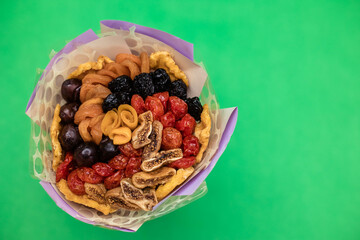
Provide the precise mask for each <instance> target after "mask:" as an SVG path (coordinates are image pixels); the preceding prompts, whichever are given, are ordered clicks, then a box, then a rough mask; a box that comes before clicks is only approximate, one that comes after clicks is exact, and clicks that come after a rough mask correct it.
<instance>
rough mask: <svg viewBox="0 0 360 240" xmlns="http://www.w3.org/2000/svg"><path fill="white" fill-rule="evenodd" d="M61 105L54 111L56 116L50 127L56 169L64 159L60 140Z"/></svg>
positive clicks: (53, 165)
mask: <svg viewBox="0 0 360 240" xmlns="http://www.w3.org/2000/svg"><path fill="white" fill-rule="evenodd" d="M59 114H60V105H59V104H57V105H56V107H55V111H54V118H53V121H52V123H51V127H50V136H51V146H52V151H53V162H52V168H53V169H54V171H56V169H57V168H58V166H59V165H60V163H62V161H63V152H62V148H61V145H60V142H59V134H60V131H61V125H60V121H61V118H60V116H59Z"/></svg>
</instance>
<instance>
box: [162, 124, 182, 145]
mask: <svg viewBox="0 0 360 240" xmlns="http://www.w3.org/2000/svg"><path fill="white" fill-rule="evenodd" d="M181 144H182V136H181V133H180V132H179V131H178V130H176V129H175V128H172V127H167V128H164V130H163V132H162V141H161V147H162V148H163V149H165V150H168V149H173V148H179V147H180V146H181Z"/></svg>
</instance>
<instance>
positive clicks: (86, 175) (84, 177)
mask: <svg viewBox="0 0 360 240" xmlns="http://www.w3.org/2000/svg"><path fill="white" fill-rule="evenodd" d="M77 175H78V177H79V178H80V179H81V181H84V182H87V183H91V184H98V183H101V182H102V181H103V178H102V177H101V176H100V175H99V174H97V173H96V171H95V170H94V169H92V168H89V167H81V168H78V169H77Z"/></svg>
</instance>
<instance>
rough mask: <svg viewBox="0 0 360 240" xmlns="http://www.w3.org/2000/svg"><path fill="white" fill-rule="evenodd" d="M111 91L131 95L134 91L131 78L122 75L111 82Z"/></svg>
mask: <svg viewBox="0 0 360 240" xmlns="http://www.w3.org/2000/svg"><path fill="white" fill-rule="evenodd" d="M109 89H110V91H111V92H113V93H116V92H125V93H128V94H131V93H132V91H133V81H132V80H131V78H130V77H128V76H126V75H122V76H120V77H117V78H115V79H114V80H112V81H111V82H109Z"/></svg>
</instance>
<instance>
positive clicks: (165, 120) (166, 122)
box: [160, 112, 175, 128]
mask: <svg viewBox="0 0 360 240" xmlns="http://www.w3.org/2000/svg"><path fill="white" fill-rule="evenodd" d="M160 122H161V124H162V125H163V127H164V128H166V127H175V115H174V114H173V113H172V112H167V113H165V114H164V115H162V116H161V117H160Z"/></svg>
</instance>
